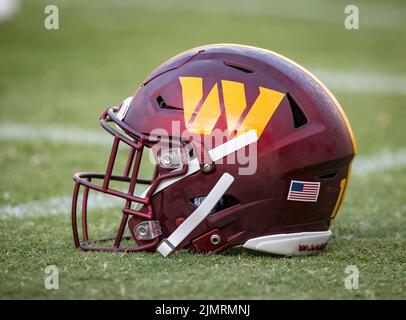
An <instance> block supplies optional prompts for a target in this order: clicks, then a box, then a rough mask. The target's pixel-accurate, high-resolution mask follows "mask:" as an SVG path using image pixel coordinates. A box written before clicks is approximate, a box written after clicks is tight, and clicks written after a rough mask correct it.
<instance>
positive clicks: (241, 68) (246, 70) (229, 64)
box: [223, 61, 255, 73]
mask: <svg viewBox="0 0 406 320" xmlns="http://www.w3.org/2000/svg"><path fill="white" fill-rule="evenodd" d="M223 63H224V64H225V65H226V66H227V67H230V68H234V69H237V70H239V71H241V72H244V73H253V72H255V70H254V69H251V68H248V67H246V66H243V65H240V64H237V63H234V62H230V61H223Z"/></svg>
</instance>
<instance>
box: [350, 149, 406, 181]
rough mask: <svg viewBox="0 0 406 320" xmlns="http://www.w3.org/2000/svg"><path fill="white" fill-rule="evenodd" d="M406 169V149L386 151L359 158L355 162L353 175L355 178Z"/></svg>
mask: <svg viewBox="0 0 406 320" xmlns="http://www.w3.org/2000/svg"><path fill="white" fill-rule="evenodd" d="M403 167H406V149H401V150H398V151H395V152H392V151H390V150H384V151H382V152H379V153H376V154H374V155H369V156H358V157H357V158H356V159H355V160H354V165H353V167H352V174H353V175H354V176H363V175H368V174H371V173H374V172H378V171H385V170H392V169H399V168H403Z"/></svg>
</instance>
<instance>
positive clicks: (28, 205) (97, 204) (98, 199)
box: [0, 193, 124, 219]
mask: <svg viewBox="0 0 406 320" xmlns="http://www.w3.org/2000/svg"><path fill="white" fill-rule="evenodd" d="M123 201H124V200H120V199H119V198H116V197H109V196H106V195H104V194H101V193H97V194H91V193H89V199H88V209H89V210H91V209H103V208H112V207H115V206H119V205H123V204H124V202H123ZM81 203H82V202H81V199H79V200H78V204H79V206H80V204H81ZM71 205H72V197H71V196H66V197H53V198H48V199H44V200H36V201H35V200H34V201H27V202H24V203H21V204H18V205H16V206H10V205H4V206H1V207H0V219H5V218H11V217H14V218H24V217H32V216H54V215H59V214H67V213H68V212H69V213H70V208H71ZM79 208H80V207H79Z"/></svg>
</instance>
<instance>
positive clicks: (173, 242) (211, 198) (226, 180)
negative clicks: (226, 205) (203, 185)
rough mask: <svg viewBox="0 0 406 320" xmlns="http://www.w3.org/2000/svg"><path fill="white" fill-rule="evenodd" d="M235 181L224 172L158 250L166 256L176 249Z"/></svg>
mask: <svg viewBox="0 0 406 320" xmlns="http://www.w3.org/2000/svg"><path fill="white" fill-rule="evenodd" d="M233 181H234V177H233V176H232V175H231V174H229V173H224V174H223V175H222V176H221V178H220V179H219V180H218V181H217V183H216V185H215V186H214V187H213V189H211V191H210V193H209V194H208V195H207V197H206V199H204V201H203V202H202V203H201V204H200V206H199V207H198V208H197V209H196V210H195V211H194V212H193V213H192V214H191V215H190V216H189V217H188V218H187V219H186V220H185V221H184V222H183V223H182V224H181V225H180V226H179V227H178V228H177V229H176V230H175V231H174V232H173V233H172V234H171V235H170V236H169V237H168V238H166V239H163V240H162V241H161V243H160V244H159V245H158V247H157V249H156V251H158V252H159V253H160V254H161V255H162V256H164V257H167V256H168V255H169V254H171V253H172V252H173V251H175V249H176V247H177V246H178V245H179V244H180V243H181V242H182V241H183V240H185V239H186V237H187V236H188V235H189V234H190V233H191V232H192V231H193V230H194V229H195V228H196V227H197V226H198V225H199V224H200V223H201V222H202V221H203V220H204V219H205V218H206V217H207V216H208V215H209V214H210V212H211V210H212V209H213V208H214V207H215V206H216V204H217V202H219V201H220V199H221V197H222V196H223V195H224V193H225V192H226V191H227V189H228V188H229V187H230V185H231V184H232V183H233Z"/></svg>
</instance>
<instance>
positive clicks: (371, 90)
mask: <svg viewBox="0 0 406 320" xmlns="http://www.w3.org/2000/svg"><path fill="white" fill-rule="evenodd" d="M309 70H311V71H312V72H313V73H314V74H315V75H316V76H317V77H318V78H319V79H320V80H321V81H323V82H325V83H326V85H327V86H328V87H330V88H332V89H333V90H334V91H341V92H355V93H368V94H382V93H384V94H392V93H393V94H399V95H405V94H406V76H405V75H393V74H386V73H373V72H371V73H362V72H354V71H350V70H347V71H345V70H330V69H322V68H309Z"/></svg>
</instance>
